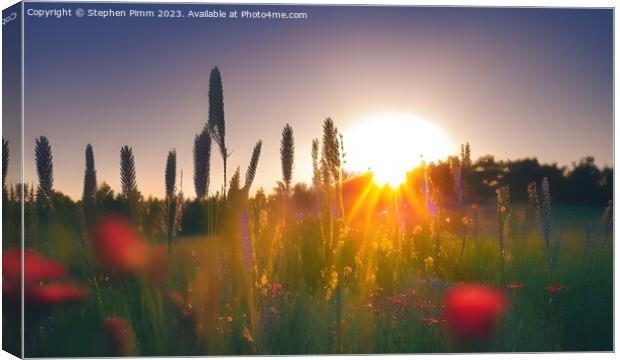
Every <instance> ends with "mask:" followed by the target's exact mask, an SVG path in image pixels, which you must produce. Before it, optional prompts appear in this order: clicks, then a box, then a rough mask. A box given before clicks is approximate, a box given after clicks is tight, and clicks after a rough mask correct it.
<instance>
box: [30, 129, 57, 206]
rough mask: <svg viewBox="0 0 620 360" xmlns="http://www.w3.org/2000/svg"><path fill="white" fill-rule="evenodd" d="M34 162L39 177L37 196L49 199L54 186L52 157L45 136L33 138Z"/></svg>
mask: <svg viewBox="0 0 620 360" xmlns="http://www.w3.org/2000/svg"><path fill="white" fill-rule="evenodd" d="M34 153H35V164H36V167H37V176H38V177H39V187H38V188H37V197H38V198H39V199H40V198H42V197H45V198H48V199H51V195H52V191H53V187H54V164H53V158H52V147H51V145H50V142H49V140H48V139H47V137H45V136H41V137H39V138H38V139H36V140H35V149H34Z"/></svg>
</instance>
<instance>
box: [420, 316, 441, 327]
mask: <svg viewBox="0 0 620 360" xmlns="http://www.w3.org/2000/svg"><path fill="white" fill-rule="evenodd" d="M422 321H424V322H425V323H426V325H428V326H432V325H438V324H440V323H441V320H439V319H435V318H432V317H425V318H422Z"/></svg>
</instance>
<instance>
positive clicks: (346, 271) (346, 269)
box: [342, 266, 353, 276]
mask: <svg viewBox="0 0 620 360" xmlns="http://www.w3.org/2000/svg"><path fill="white" fill-rule="evenodd" d="M352 272H353V269H352V268H351V267H350V266H345V267H344V269H342V273H343V274H344V276H349V275H351V273H352Z"/></svg>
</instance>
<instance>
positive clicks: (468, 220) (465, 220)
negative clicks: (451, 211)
mask: <svg viewBox="0 0 620 360" xmlns="http://www.w3.org/2000/svg"><path fill="white" fill-rule="evenodd" d="M461 223H463V225H464V226H467V225H471V224H473V223H474V219H472V218H470V217H467V216H464V217H463V218H462V219H461Z"/></svg>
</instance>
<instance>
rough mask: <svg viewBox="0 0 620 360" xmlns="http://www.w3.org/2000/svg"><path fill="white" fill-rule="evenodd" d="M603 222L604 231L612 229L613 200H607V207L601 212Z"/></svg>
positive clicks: (608, 231)
mask: <svg viewBox="0 0 620 360" xmlns="http://www.w3.org/2000/svg"><path fill="white" fill-rule="evenodd" d="M602 220H603V224H604V225H605V231H606V232H607V234H609V233H610V232H611V231H612V230H613V229H614V202H613V200H608V201H607V207H606V208H605V211H604V212H603V219H602Z"/></svg>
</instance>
